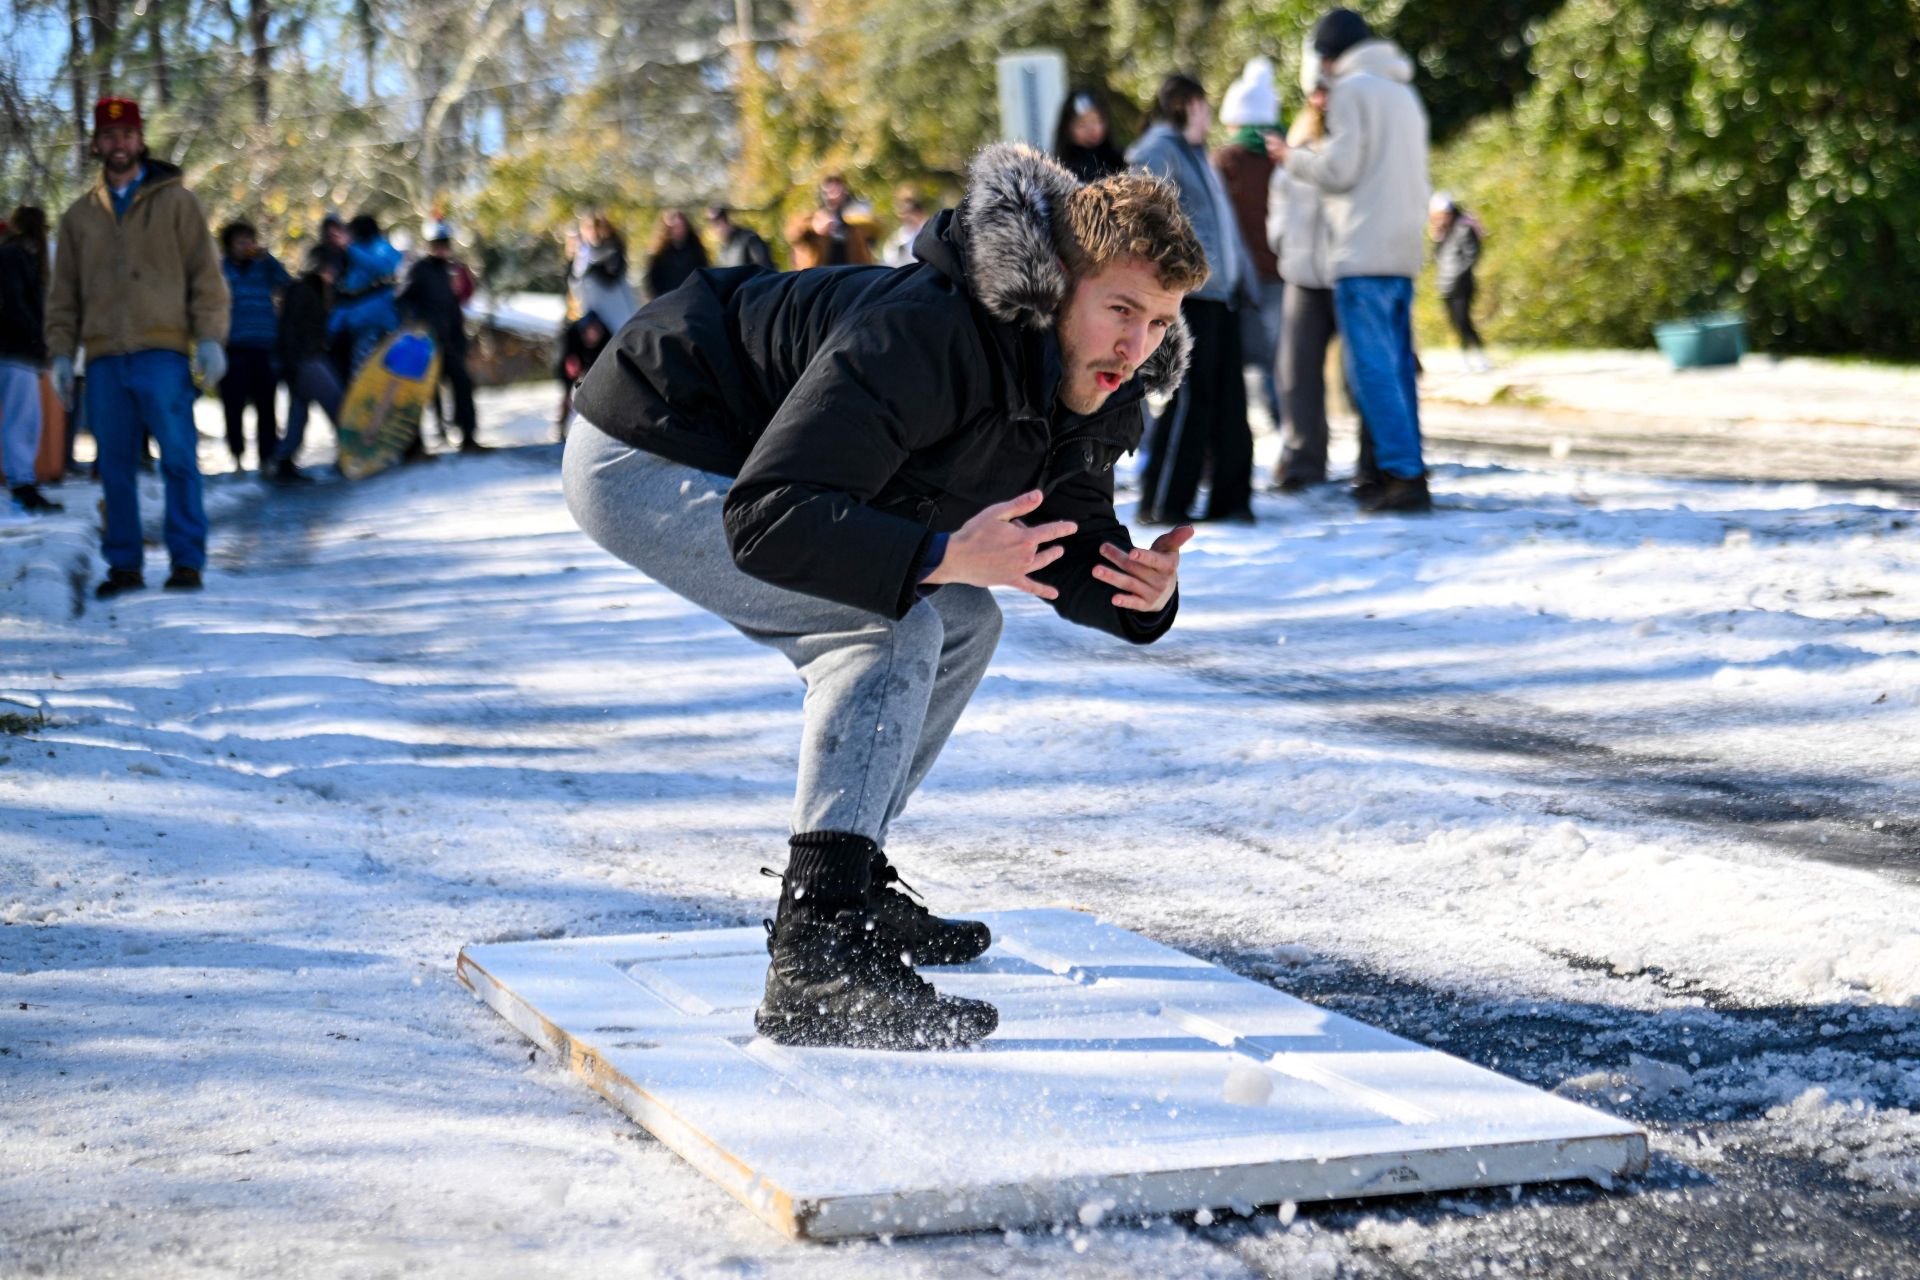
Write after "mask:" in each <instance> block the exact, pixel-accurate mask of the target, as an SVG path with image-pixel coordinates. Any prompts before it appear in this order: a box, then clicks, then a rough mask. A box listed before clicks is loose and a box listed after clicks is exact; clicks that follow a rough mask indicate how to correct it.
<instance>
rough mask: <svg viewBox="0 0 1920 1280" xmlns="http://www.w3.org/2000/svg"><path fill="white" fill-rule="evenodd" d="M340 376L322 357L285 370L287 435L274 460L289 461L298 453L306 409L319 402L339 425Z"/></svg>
mask: <svg viewBox="0 0 1920 1280" xmlns="http://www.w3.org/2000/svg"><path fill="white" fill-rule="evenodd" d="M341 399H342V392H341V390H340V379H339V378H338V377H337V376H336V375H335V374H334V372H333V364H332V362H330V361H329V360H328V359H327V358H326V357H325V356H312V357H309V358H308V359H305V360H302V361H301V362H300V364H299V367H298V368H294V369H289V370H287V434H286V435H285V436H284V437H283V438H282V439H281V441H280V450H279V452H278V453H276V454H274V455H273V460H274V461H275V462H292V461H293V460H294V459H295V458H297V457H299V456H300V446H301V445H303V444H305V443H306V439H307V408H308V406H309V405H316V404H317V405H319V406H320V408H321V409H322V410H324V411H325V412H326V415H327V419H328V420H329V421H330V422H332V423H333V425H334V426H335V428H338V427H339V425H340V401H341Z"/></svg>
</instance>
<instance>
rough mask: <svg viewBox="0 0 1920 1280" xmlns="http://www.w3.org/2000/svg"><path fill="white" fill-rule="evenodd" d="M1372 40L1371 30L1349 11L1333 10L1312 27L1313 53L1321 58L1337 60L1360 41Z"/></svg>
mask: <svg viewBox="0 0 1920 1280" xmlns="http://www.w3.org/2000/svg"><path fill="white" fill-rule="evenodd" d="M1372 38H1373V28H1372V27H1370V26H1368V25H1367V20H1366V19H1365V18H1363V17H1361V16H1360V15H1359V14H1357V13H1355V12H1354V11H1353V10H1351V9H1334V10H1332V11H1330V12H1329V13H1328V14H1327V16H1326V17H1324V18H1322V19H1320V21H1318V22H1316V23H1314V25H1313V51H1314V52H1315V53H1317V54H1319V55H1320V56H1321V57H1323V58H1328V59H1333V58H1338V57H1339V56H1340V55H1341V54H1343V53H1345V52H1346V51H1347V50H1349V49H1351V48H1353V46H1355V45H1357V44H1359V43H1360V42H1361V41H1362V40H1371V39H1372Z"/></svg>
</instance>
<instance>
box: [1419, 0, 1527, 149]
mask: <svg viewBox="0 0 1920 1280" xmlns="http://www.w3.org/2000/svg"><path fill="white" fill-rule="evenodd" d="M1561 3H1562V0H1445V2H1443V0H1411V2H1410V3H1407V4H1406V5H1404V6H1403V7H1402V8H1401V9H1400V11H1399V12H1398V13H1397V14H1394V15H1393V16H1392V19H1391V21H1390V22H1389V23H1388V24H1387V26H1386V30H1387V33H1388V34H1389V35H1390V36H1392V38H1393V39H1394V40H1395V41H1396V42H1398V43H1399V45H1400V47H1401V48H1403V49H1405V50H1406V51H1407V53H1408V54H1409V55H1410V56H1411V57H1412V58H1413V61H1414V68H1415V70H1414V86H1415V87H1416V88H1417V89H1419V90H1420V97H1421V99H1422V100H1423V101H1424V102H1425V103H1426V107H1427V115H1428V117H1429V118H1430V119H1431V120H1432V121H1433V136H1434V139H1435V141H1439V142H1444V141H1445V140H1447V139H1449V138H1451V137H1453V136H1454V135H1455V134H1456V133H1458V132H1459V131H1460V130H1461V129H1463V128H1465V127H1466V126H1467V125H1469V124H1471V123H1473V122H1474V121H1475V120H1478V119H1480V118H1481V117H1483V116H1486V115H1488V114H1489V113H1492V112H1496V111H1505V110H1506V109H1507V108H1509V107H1511V106H1512V105H1513V104H1514V102H1516V101H1517V100H1518V99H1519V98H1520V97H1521V96H1522V95H1523V94H1525V92H1526V91H1527V89H1528V88H1529V87H1531V85H1532V84H1533V73H1532V70H1531V68H1530V65H1529V59H1530V55H1531V54H1532V51H1533V43H1534V40H1535V39H1536V38H1537V34H1538V30H1539V25H1540V23H1541V21H1542V20H1543V19H1545V18H1547V17H1549V16H1550V15H1551V14H1552V13H1553V12H1554V11H1555V10H1556V9H1558V8H1559V7H1560V5H1561Z"/></svg>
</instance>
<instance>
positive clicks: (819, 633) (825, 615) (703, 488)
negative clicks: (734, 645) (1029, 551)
mask: <svg viewBox="0 0 1920 1280" xmlns="http://www.w3.org/2000/svg"><path fill="white" fill-rule="evenodd" d="M562 482H563V485H564V487H565V490H566V495H567V506H568V508H569V509H570V510H571V511H572V512H573V518H574V519H575V520H577V521H579V523H580V527H581V528H582V529H584V530H585V531H586V533H587V536H588V537H590V538H592V539H593V540H594V541H595V542H598V543H599V544H600V545H601V546H603V547H605V548H606V549H607V550H608V551H611V552H612V553H613V554H614V555H616V556H618V557H620V558H621V559H622V560H625V561H626V562H627V563H628V564H630V565H632V566H633V567H634V568H636V569H638V570H640V571H641V572H642V573H644V574H646V575H647V576H648V577H649V578H652V579H653V580H654V581H655V582H657V583H659V584H660V585H661V586H663V587H665V588H667V589H668V590H669V591H672V592H673V593H674V594H676V595H678V596H681V597H682V598H684V599H686V600H689V601H691V602H692V603H694V604H697V605H699V606H700V607H701V608H703V609H705V610H707V611H708V612H710V613H713V614H716V615H718V616H719V617H721V618H723V619H725V620H726V621H727V622H729V623H731V624H733V626H734V627H735V628H736V629H738V630H739V631H740V633H741V634H742V635H745V636H746V637H747V638H748V639H750V640H757V641H758V642H760V643H761V644H764V645H766V646H768V647H769V648H773V649H778V650H779V651H780V652H781V653H782V654H784V655H786V658H787V660H788V661H789V662H791V663H793V666H794V669H795V670H796V671H798V672H799V673H800V679H801V680H802V682H804V683H805V685H806V687H807V696H806V703H805V724H804V726H803V728H802V731H801V735H800V778H799V783H798V786H797V787H796V788H795V792H794V798H793V834H796V835H797V834H800V833H802V832H808V831H845V832H851V833H853V834H855V835H862V836H866V837H867V838H868V839H870V840H873V841H874V842H875V843H878V844H882V845H884V844H885V843H886V835H887V828H888V827H889V825H891V824H892V822H893V820H894V819H895V818H896V817H898V816H899V814H900V811H901V809H903V808H905V807H906V803H907V797H908V796H910V795H912V794H913V791H914V788H916V787H918V786H919V785H920V782H921V780H922V779H923V778H925V777H926V776H927V771H928V770H929V769H931V768H932V767H933V762H934V760H935V759H936V758H937V757H938V756H939V754H940V748H941V747H943V746H944V745H946V741H947V736H948V735H949V734H950V733H952V732H953V726H954V722H955V721H957V720H959V718H960V713H961V712H962V711H963V710H965V709H966V705H967V700H968V699H969V698H971V697H972V696H973V691H974V689H975V688H977V687H978V686H979V684H980V677H981V676H983V675H985V674H986V670H987V663H988V662H989V661H990V660H991V659H992V657H993V650H994V646H995V645H996V644H997V643H998V642H999V639H1000V606H999V605H998V604H996V603H995V602H994V599H993V593H992V592H990V591H988V590H986V589H985V588H983V587H967V586H955V585H949V586H944V587H941V588H940V589H939V590H937V591H935V592H933V593H932V594H931V595H929V596H927V597H926V598H925V599H923V600H921V601H920V602H919V603H918V604H916V605H914V606H913V608H912V609H910V610H908V611H907V616H906V617H904V618H902V619H900V620H899V621H898V622H895V621H894V620H893V619H891V618H885V617H882V616H881V615H879V614H876V613H868V612H866V611H865V610H862V609H855V608H853V607H851V606H849V605H843V604H835V603H834V602H833V601H831V600H822V599H820V598H818V597H816V596H809V595H802V594H801V593H799V592H797V591H788V590H785V589H784V588H781V587H775V586H771V585H769V584H767V583H765V582H762V581H760V580H759V579H758V578H754V577H750V576H749V575H747V574H745V573H743V572H741V571H740V569H739V568H737V567H736V566H735V565H734V563H733V555H732V553H731V552H730V551H729V550H728V548H727V536H726V530H725V529H724V528H723V527H722V526H721V523H720V504H721V501H722V499H724V498H725V497H726V492H727V487H728V486H729V485H730V484H731V483H732V481H730V480H728V479H727V477H725V476H720V475H714V474H712V473H710V472H706V471H701V470H698V469H696V468H694V467H688V466H683V465H682V464H680V463H677V462H669V461H668V460H666V459H665V458H662V457H659V456H657V455H655V454H651V453H646V452H644V451H642V450H639V449H634V448H631V447H629V446H627V445H625V444H622V443H621V442H620V441H618V440H616V439H614V438H613V437H612V436H609V435H608V434H607V433H606V432H604V431H602V430H600V429H599V428H598V427H596V426H594V425H593V424H592V423H590V422H588V421H587V420H586V419H584V418H575V419H574V424H573V428H572V430H570V431H569V432H568V434H567V450H566V461H565V464H564V466H563V468H562Z"/></svg>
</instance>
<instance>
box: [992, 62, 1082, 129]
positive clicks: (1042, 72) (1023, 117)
mask: <svg viewBox="0 0 1920 1280" xmlns="http://www.w3.org/2000/svg"><path fill="white" fill-rule="evenodd" d="M996 65H997V66H998V68H999V71H1000V140H1001V141H1002V142H1024V143H1026V144H1027V145H1028V146H1030V147H1037V148H1039V149H1040V150H1041V151H1051V150H1053V122H1054V119H1055V118H1056V117H1057V116H1058V115H1059V114H1060V104H1061V103H1062V102H1064V101H1066V98H1067V60H1066V57H1065V56H1064V55H1062V54H1061V53H1059V52H1058V51H1057V50H1053V49H1022V50H1021V51H1020V52H1019V53H1009V54H1007V55H1005V56H1004V57H1002V58H1001V59H1000V60H999V62H998V63H997V64H996Z"/></svg>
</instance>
